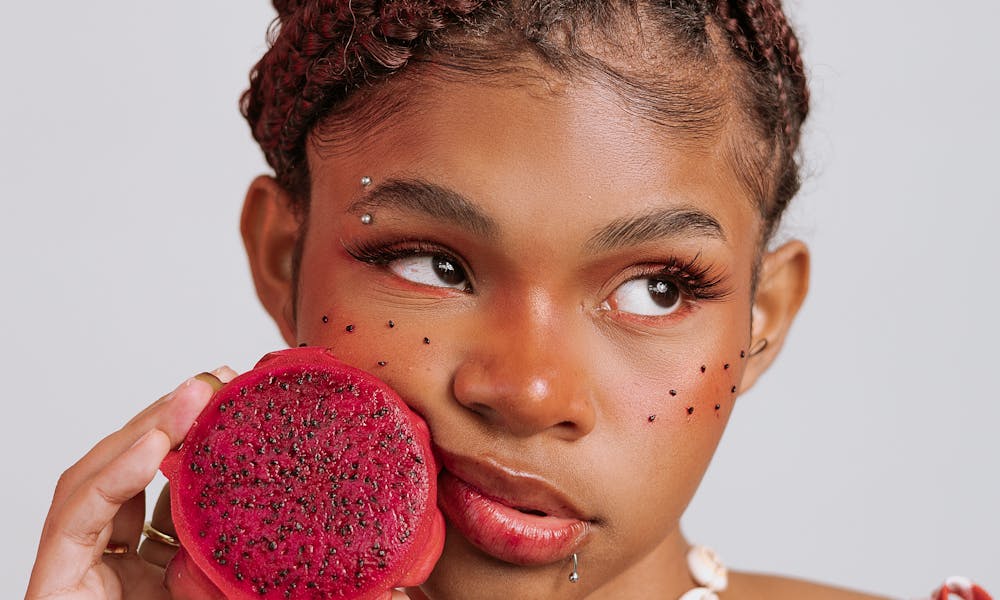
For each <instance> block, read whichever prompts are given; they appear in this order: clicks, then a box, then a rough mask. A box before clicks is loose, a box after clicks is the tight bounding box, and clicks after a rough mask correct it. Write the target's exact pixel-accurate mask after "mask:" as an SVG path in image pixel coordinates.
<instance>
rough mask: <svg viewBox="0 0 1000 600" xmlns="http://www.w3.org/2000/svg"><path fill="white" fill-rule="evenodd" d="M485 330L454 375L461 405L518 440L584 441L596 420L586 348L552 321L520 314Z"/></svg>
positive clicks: (456, 396) (456, 394)
mask: <svg viewBox="0 0 1000 600" xmlns="http://www.w3.org/2000/svg"><path fill="white" fill-rule="evenodd" d="M501 321H502V322H498V323H495V324H494V326H493V327H489V328H487V329H485V330H480V332H479V335H478V336H477V339H478V342H477V343H476V344H474V345H473V346H472V348H470V352H469V354H468V355H467V356H466V358H465V359H464V360H463V361H462V363H461V364H460V365H459V367H458V369H457V371H456V372H455V376H454V382H453V392H454V395H455V398H456V399H457V400H458V402H459V403H460V404H462V405H463V406H465V407H466V408H467V409H469V410H470V411H472V412H474V413H476V414H477V415H478V416H479V417H480V418H481V419H483V420H484V421H486V422H487V423H489V424H490V425H491V426H493V427H495V428H498V429H502V430H505V431H506V432H508V433H509V434H510V435H513V436H515V437H530V436H533V435H537V434H540V433H546V434H550V435H554V436H556V437H558V438H561V439H565V440H575V439H578V438H581V437H583V436H585V435H587V434H588V433H590V431H592V430H593V428H594V425H595V422H596V408H595V398H594V394H595V389H594V386H593V385H591V377H590V373H589V369H588V368H587V364H586V355H587V353H586V345H585V344H583V343H580V340H578V339H577V340H575V341H576V342H577V343H573V342H574V340H573V339H572V338H571V336H568V335H567V331H566V329H567V328H566V327H564V326H560V327H558V329H560V331H559V332H558V334H557V333H556V332H555V331H552V329H554V328H556V327H554V326H553V325H554V324H553V323H552V321H551V320H550V319H538V318H533V317H531V316H530V315H521V316H519V317H518V318H514V319H511V318H505V319H501Z"/></svg>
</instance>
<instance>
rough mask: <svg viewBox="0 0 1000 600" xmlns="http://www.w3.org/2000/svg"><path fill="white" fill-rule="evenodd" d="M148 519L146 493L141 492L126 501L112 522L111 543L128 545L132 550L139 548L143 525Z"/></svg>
mask: <svg viewBox="0 0 1000 600" xmlns="http://www.w3.org/2000/svg"><path fill="white" fill-rule="evenodd" d="M145 518H146V491H145V490H141V491H140V492H139V493H138V494H136V495H135V496H133V497H131V498H129V499H128V500H126V501H125V502H124V503H123V504H122V505H121V507H120V508H119V509H118V512H117V513H115V516H114V519H112V521H111V537H110V540H109V543H115V544H128V547H129V549H130V550H135V549H136V548H138V547H139V537H140V536H141V535H142V524H143V521H144V520H145Z"/></svg>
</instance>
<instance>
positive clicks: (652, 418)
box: [649, 415, 656, 423]
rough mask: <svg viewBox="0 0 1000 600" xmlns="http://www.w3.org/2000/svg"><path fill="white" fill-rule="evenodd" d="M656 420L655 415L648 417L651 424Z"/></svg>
mask: <svg viewBox="0 0 1000 600" xmlns="http://www.w3.org/2000/svg"><path fill="white" fill-rule="evenodd" d="M655 420H656V415H649V422H650V423H652V422H653V421H655Z"/></svg>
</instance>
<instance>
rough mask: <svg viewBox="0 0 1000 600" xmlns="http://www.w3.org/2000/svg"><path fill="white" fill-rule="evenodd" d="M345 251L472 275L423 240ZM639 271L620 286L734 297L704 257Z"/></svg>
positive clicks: (366, 259)
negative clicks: (642, 284) (428, 259)
mask: <svg viewBox="0 0 1000 600" xmlns="http://www.w3.org/2000/svg"><path fill="white" fill-rule="evenodd" d="M344 250H345V251H346V252H347V253H348V254H349V255H350V256H351V257H352V258H354V259H355V260H357V261H360V262H363V263H367V264H370V265H375V266H379V267H384V266H386V265H388V264H389V263H391V262H392V261H394V260H399V259H401V258H409V257H411V256H417V255H420V254H440V255H442V256H446V257H448V258H449V259H451V260H454V261H455V262H456V263H458V264H460V265H462V268H463V269H464V270H465V272H466V274H468V273H469V270H468V269H467V268H466V267H465V264H464V263H463V262H462V261H460V260H458V259H457V258H456V256H455V253H454V252H452V251H450V250H448V249H447V248H445V247H444V246H441V245H439V244H434V243H428V242H426V241H423V240H396V241H389V242H385V241H359V242H355V243H353V244H344ZM637 270H638V272H637V273H635V274H634V275H632V276H631V277H629V278H628V279H625V280H623V281H622V282H621V283H619V284H618V285H622V284H623V283H625V282H626V281H633V280H635V279H643V278H649V279H667V280H670V281H672V282H673V283H675V284H676V285H677V286H678V287H679V288H680V290H681V293H682V294H684V295H685V296H687V297H688V298H689V299H690V300H694V301H699V302H711V301H715V300H722V299H724V298H726V297H727V296H729V295H730V293H731V290H730V289H728V288H727V287H726V286H725V285H724V284H725V277H724V276H722V275H712V272H713V271H714V267H713V266H712V265H710V264H705V263H704V262H703V260H702V257H701V254H696V255H695V256H694V257H693V258H691V259H690V260H685V259H682V258H680V257H677V256H671V257H669V258H667V260H665V261H664V262H662V263H656V264H655V265H652V264H651V265H647V266H645V267H644V266H642V265H639V266H638V267H637Z"/></svg>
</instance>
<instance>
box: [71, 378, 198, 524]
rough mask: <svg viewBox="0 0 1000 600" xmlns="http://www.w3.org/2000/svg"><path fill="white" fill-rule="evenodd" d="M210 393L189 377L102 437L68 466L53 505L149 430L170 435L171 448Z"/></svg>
mask: <svg viewBox="0 0 1000 600" xmlns="http://www.w3.org/2000/svg"><path fill="white" fill-rule="evenodd" d="M211 396H212V388H211V386H210V385H209V384H206V383H204V382H202V381H199V380H198V379H195V378H193V377H192V378H190V379H188V380H187V381H185V382H184V383H182V384H181V385H180V386H178V387H177V389H175V390H174V391H173V392H171V393H169V394H167V395H166V396H164V397H163V398H162V399H160V400H157V401H156V402H155V403H153V405H152V406H150V407H148V408H147V409H146V410H144V411H143V412H141V413H139V415H137V416H136V417H135V418H133V419H132V420H131V421H129V422H128V423H127V424H126V425H125V426H124V427H122V428H121V429H119V430H118V431H116V432H114V433H112V434H111V435H109V436H108V437H106V438H104V439H103V440H101V441H100V442H98V444H97V445H96V446H94V448H93V449H91V450H90V452H88V453H87V454H86V455H84V457H83V458H81V459H80V460H79V461H77V462H76V464H74V465H73V466H72V467H70V468H69V469H68V470H67V471H66V472H65V473H63V475H62V477H60V479H59V483H58V485H57V486H56V492H55V494H54V496H53V500H52V508H53V509H57V508H58V507H59V505H60V504H61V503H62V502H64V501H65V499H66V498H68V497H69V496H71V495H72V494H73V493H74V492H75V491H76V489H77V487H79V485H80V484H81V483H82V482H84V481H87V480H88V479H90V478H91V477H93V475H94V474H95V473H96V472H98V471H100V470H101V469H103V468H104V467H105V466H107V465H108V463H110V462H111V461H112V460H113V459H114V458H115V457H117V456H118V455H120V454H121V453H122V452H125V451H126V450H127V449H128V448H129V447H130V446H131V445H132V444H134V443H135V441H136V440H137V439H139V437H140V436H141V435H143V434H144V433H146V432H147V431H149V430H151V429H154V428H155V429H159V430H160V431H162V432H164V433H166V434H167V436H168V437H169V438H170V442H171V447H173V446H176V445H178V444H180V442H181V441H182V440H183V439H184V436H185V435H186V434H187V431H188V429H190V428H191V423H192V422H194V419H195V417H197V416H198V414H199V413H201V411H202V409H203V408H204V407H205V405H206V404H208V401H209V399H210V398H211Z"/></svg>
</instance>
